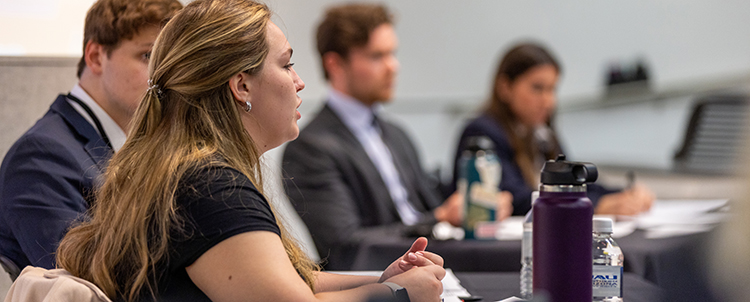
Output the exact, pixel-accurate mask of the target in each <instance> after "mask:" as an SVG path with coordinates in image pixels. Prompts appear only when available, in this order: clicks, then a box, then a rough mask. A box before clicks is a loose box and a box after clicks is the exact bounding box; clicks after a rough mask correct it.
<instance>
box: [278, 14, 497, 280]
mask: <svg viewBox="0 0 750 302" xmlns="http://www.w3.org/2000/svg"><path fill="white" fill-rule="evenodd" d="M392 24H393V22H392V19H391V15H390V13H389V12H388V11H387V9H386V8H385V7H383V6H379V5H367V4H350V5H344V6H338V7H333V8H331V9H329V10H328V11H327V13H326V16H325V18H324V20H323V21H322V23H321V24H320V25H319V27H318V32H317V45H318V52H319V53H320V55H321V59H322V65H323V70H324V72H325V76H326V79H327V80H328V82H329V83H330V86H331V90H330V93H329V96H328V102H327V103H326V105H325V106H324V107H323V109H322V110H321V111H320V112H319V113H318V115H317V116H316V117H315V118H314V120H313V121H312V122H310V124H308V125H307V126H306V127H305V129H303V130H302V131H301V133H300V135H299V138H298V139H297V140H295V141H292V142H291V143H289V145H288V146H287V148H286V150H285V151H284V157H283V160H282V168H283V172H284V173H285V177H284V181H285V189H286V192H287V195H288V196H289V198H290V200H291V202H292V204H293V205H294V206H295V208H296V209H297V212H298V213H299V214H300V217H301V218H302V220H303V221H304V222H305V224H306V225H307V227H308V229H309V230H310V233H311V235H312V238H313V240H314V241H315V244H316V247H317V249H318V252H319V253H320V255H321V257H323V258H327V261H324V263H325V262H327V263H326V267H327V268H328V269H337V270H341V269H348V268H349V267H350V266H351V264H352V261H353V257H354V256H355V253H356V249H357V248H358V245H359V244H360V243H361V242H363V241H366V240H373V239H376V238H389V237H394V236H397V237H400V236H404V235H405V234H408V233H414V231H415V230H427V231H429V230H431V227H432V225H434V224H435V223H436V222H438V221H447V222H450V223H452V224H454V225H460V223H461V220H462V211H461V210H462V207H463V199H462V198H461V197H460V196H459V195H458V194H453V195H452V196H451V197H449V198H448V199H447V200H446V201H445V202H443V200H442V197H440V196H439V195H438V193H437V191H436V190H435V189H434V188H432V186H431V185H430V183H429V182H428V181H427V179H428V177H427V176H426V175H425V173H424V171H423V170H422V168H421V166H420V160H419V156H418V153H417V151H416V150H415V148H414V145H413V144H412V142H411V141H410V140H409V138H408V137H407V135H406V133H404V131H402V130H401V129H400V128H399V127H397V126H396V125H394V124H392V123H389V122H386V121H383V120H382V119H380V118H378V109H379V107H380V104H381V103H385V102H388V101H390V100H391V97H392V94H393V85H394V80H395V76H396V73H397V72H398V68H399V63H398V61H397V60H396V57H395V51H396V47H397V39H396V34H395V31H394V29H393V25H392ZM508 204H509V202H508ZM416 233H419V232H416Z"/></svg>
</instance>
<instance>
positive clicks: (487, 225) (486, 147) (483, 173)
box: [457, 136, 502, 239]
mask: <svg viewBox="0 0 750 302" xmlns="http://www.w3.org/2000/svg"><path fill="white" fill-rule="evenodd" d="M459 164H460V169H459V170H458V171H459V178H458V183H457V187H458V191H459V194H462V195H463V196H464V198H465V199H464V200H465V206H464V223H463V228H464V232H465V236H464V238H467V239H494V238H495V232H496V230H497V223H496V222H495V215H496V213H495V212H496V209H497V201H496V200H497V198H496V196H497V190H498V185H499V184H500V175H501V172H502V171H501V167H500V161H499V160H498V158H497V155H495V144H494V143H492V140H490V139H489V138H488V137H486V136H473V137H469V138H467V141H466V150H465V151H464V152H463V153H462V154H461V159H460V161H459Z"/></svg>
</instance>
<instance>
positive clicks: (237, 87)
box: [229, 72, 250, 107]
mask: <svg viewBox="0 0 750 302" xmlns="http://www.w3.org/2000/svg"><path fill="white" fill-rule="evenodd" d="M229 89H230V90H232V95H233V96H234V99H235V100H237V102H239V103H241V104H240V105H241V106H243V107H244V106H245V102H249V101H250V75H248V74H247V73H245V72H240V73H238V74H236V75H234V76H233V77H232V78H231V79H229Z"/></svg>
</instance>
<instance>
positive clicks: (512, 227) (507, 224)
mask: <svg viewBox="0 0 750 302" xmlns="http://www.w3.org/2000/svg"><path fill="white" fill-rule="evenodd" d="M523 220H524V217H523V216H510V217H508V218H505V220H503V221H502V222H500V226H499V227H498V229H497V232H495V238H496V239H498V240H521V238H522V237H523Z"/></svg>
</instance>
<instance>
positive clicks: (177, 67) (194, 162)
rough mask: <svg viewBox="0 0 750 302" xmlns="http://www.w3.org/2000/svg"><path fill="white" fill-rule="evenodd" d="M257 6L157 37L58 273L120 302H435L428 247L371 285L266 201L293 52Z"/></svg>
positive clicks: (295, 102)
mask: <svg viewBox="0 0 750 302" xmlns="http://www.w3.org/2000/svg"><path fill="white" fill-rule="evenodd" d="M270 16H271V12H270V11H269V10H268V8H267V7H266V6H265V5H263V4H260V3H257V2H254V1H250V0H197V1H194V2H192V3H190V4H189V5H187V6H186V7H185V8H184V9H183V10H182V11H181V12H179V13H178V14H177V15H176V16H175V17H174V18H173V19H172V20H171V21H170V22H169V23H168V24H167V25H166V26H165V27H164V29H163V30H162V32H161V34H160V35H159V37H158V38H157V40H156V43H155V45H154V48H153V52H152V55H151V61H150V64H149V79H150V80H149V82H150V83H149V84H150V88H149V90H148V92H147V93H146V95H145V96H144V97H143V100H142V102H141V104H140V106H139V108H138V110H137V112H136V116H135V118H134V120H133V124H132V126H131V129H132V130H131V133H130V135H129V137H128V139H127V141H126V143H125V145H124V146H123V147H122V149H121V150H120V151H119V152H118V153H117V154H116V155H115V156H114V157H113V158H112V160H111V162H110V166H109V167H108V169H107V172H106V175H105V179H104V183H103V185H102V187H101V188H100V189H99V190H98V192H97V198H96V203H95V205H94V206H93V208H92V213H91V219H90V220H88V221H86V222H84V223H82V224H81V225H79V226H77V227H75V228H73V229H72V230H71V231H70V232H69V233H68V234H67V235H66V236H65V238H64V239H63V241H62V242H61V244H60V247H59V249H58V252H57V259H58V264H59V266H61V267H62V268H65V269H67V270H68V271H70V272H71V273H72V274H73V275H74V276H78V277H81V278H83V279H86V280H89V281H91V282H93V283H94V284H96V285H97V286H99V287H100V288H101V289H102V290H103V291H104V292H105V293H106V294H107V295H108V296H109V297H110V298H112V299H113V300H121V301H143V300H152V299H153V300H158V301H368V300H371V299H379V298H384V297H390V296H392V295H394V294H395V293H397V292H398V293H403V291H401V290H400V289H399V288H400V287H403V288H405V289H406V290H407V294H408V296H409V297H410V298H411V299H412V301H438V300H439V295H440V293H441V286H442V285H441V282H440V279H442V277H443V276H444V275H445V271H444V269H443V268H442V264H443V262H442V258H440V257H439V256H438V255H435V254H432V253H429V252H426V251H424V248H425V246H426V244H427V242H426V240H425V239H423V238H420V239H418V240H417V241H415V243H414V245H413V246H412V248H411V249H410V250H409V251H408V252H407V253H406V254H405V255H404V256H403V257H401V258H399V259H397V260H396V261H394V262H393V264H391V265H390V266H389V267H388V268H386V270H385V271H384V272H383V274H382V275H381V276H380V277H379V278H377V277H357V276H344V275H335V274H328V273H324V272H320V271H319V269H318V266H317V265H316V264H315V263H314V262H312V261H311V260H310V259H309V258H308V257H307V256H306V255H305V254H304V253H303V252H302V251H301V250H300V248H299V247H298V246H297V244H296V243H295V241H294V240H293V238H292V237H290V235H289V234H288V233H287V232H286V231H285V228H284V226H283V224H282V223H280V222H279V221H278V220H277V219H276V216H275V215H274V211H273V209H272V206H271V205H270V203H269V202H268V201H267V200H266V199H265V197H264V195H263V192H262V188H263V184H262V177H261V171H260V163H259V161H260V160H259V158H260V156H261V154H263V153H264V152H266V151H268V150H270V149H272V148H275V147H277V146H279V145H280V144H282V143H284V142H285V141H288V140H292V139H294V138H296V137H297V135H298V134H299V129H298V126H297V120H298V119H299V118H300V114H299V112H298V111H297V110H296V109H297V108H298V107H299V105H300V103H301V99H300V98H299V96H297V92H299V91H300V90H302V89H303V88H304V86H305V84H304V82H302V80H301V79H300V78H299V76H298V75H297V73H296V72H295V71H294V69H293V68H292V65H293V64H292V63H291V62H290V59H291V56H292V49H291V47H290V46H289V43H288V42H287V41H286V38H285V36H284V34H283V32H282V31H281V30H280V29H279V28H278V27H277V26H276V25H275V24H273V23H272V22H271V21H270Z"/></svg>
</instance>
